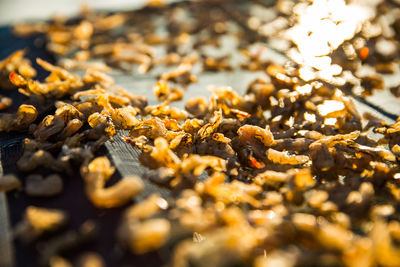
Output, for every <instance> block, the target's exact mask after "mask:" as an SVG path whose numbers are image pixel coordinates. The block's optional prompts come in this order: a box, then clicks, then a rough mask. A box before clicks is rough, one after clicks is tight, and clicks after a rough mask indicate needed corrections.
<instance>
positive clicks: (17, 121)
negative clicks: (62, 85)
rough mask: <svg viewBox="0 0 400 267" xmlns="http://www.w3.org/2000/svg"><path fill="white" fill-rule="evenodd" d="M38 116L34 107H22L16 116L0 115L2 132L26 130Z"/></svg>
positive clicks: (0, 130)
mask: <svg viewBox="0 0 400 267" xmlns="http://www.w3.org/2000/svg"><path fill="white" fill-rule="evenodd" d="M37 116H38V112H37V110H36V108H35V107H34V106H31V105H25V104H24V105H21V106H20V107H19V108H18V111H17V113H16V114H0V132H2V131H6V132H10V131H22V130H26V129H27V128H28V127H29V126H30V124H31V123H33V122H34V121H35V120H36V118H37Z"/></svg>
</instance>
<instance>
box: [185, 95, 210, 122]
mask: <svg viewBox="0 0 400 267" xmlns="http://www.w3.org/2000/svg"><path fill="white" fill-rule="evenodd" d="M185 109H186V111H187V112H189V113H190V114H192V115H194V116H196V117H200V116H204V115H206V112H207V111H208V101H207V99H206V98H205V97H203V96H198V97H194V98H191V99H189V100H188V101H186V104H185Z"/></svg>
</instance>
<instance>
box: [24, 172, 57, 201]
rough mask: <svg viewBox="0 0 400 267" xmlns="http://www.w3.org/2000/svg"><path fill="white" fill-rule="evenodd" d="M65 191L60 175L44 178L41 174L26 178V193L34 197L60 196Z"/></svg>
mask: <svg viewBox="0 0 400 267" xmlns="http://www.w3.org/2000/svg"><path fill="white" fill-rule="evenodd" d="M62 190H63V180H62V179H61V177H60V176H59V175H58V174H52V175H49V176H47V177H46V178H43V176H41V175H39V174H32V175H29V176H28V177H26V184H25V192H26V194H27V195H28V196H32V197H51V196H56V195H58V194H60V193H61V192H62Z"/></svg>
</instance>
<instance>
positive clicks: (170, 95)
mask: <svg viewBox="0 0 400 267" xmlns="http://www.w3.org/2000/svg"><path fill="white" fill-rule="evenodd" d="M153 92H154V94H155V96H156V97H157V99H158V100H159V101H162V102H164V103H166V104H169V103H171V102H174V101H179V100H181V99H182V98H183V92H182V90H179V89H177V88H170V87H169V85H168V83H167V82H166V81H163V80H161V81H158V82H157V83H156V85H155V86H154V87H153Z"/></svg>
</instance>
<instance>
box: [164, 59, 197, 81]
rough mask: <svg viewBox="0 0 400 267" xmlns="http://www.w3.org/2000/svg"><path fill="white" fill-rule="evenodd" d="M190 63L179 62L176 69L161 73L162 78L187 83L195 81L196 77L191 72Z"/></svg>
mask: <svg viewBox="0 0 400 267" xmlns="http://www.w3.org/2000/svg"><path fill="white" fill-rule="evenodd" d="M191 70H192V65H191V64H180V65H179V66H178V67H177V68H176V69H174V70H172V71H170V72H167V73H164V74H162V75H161V77H160V78H161V79H162V80H166V81H172V82H174V83H178V84H182V85H188V84H191V83H195V82H197V77H196V76H195V75H193V74H191V72H190V71H191Z"/></svg>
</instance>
